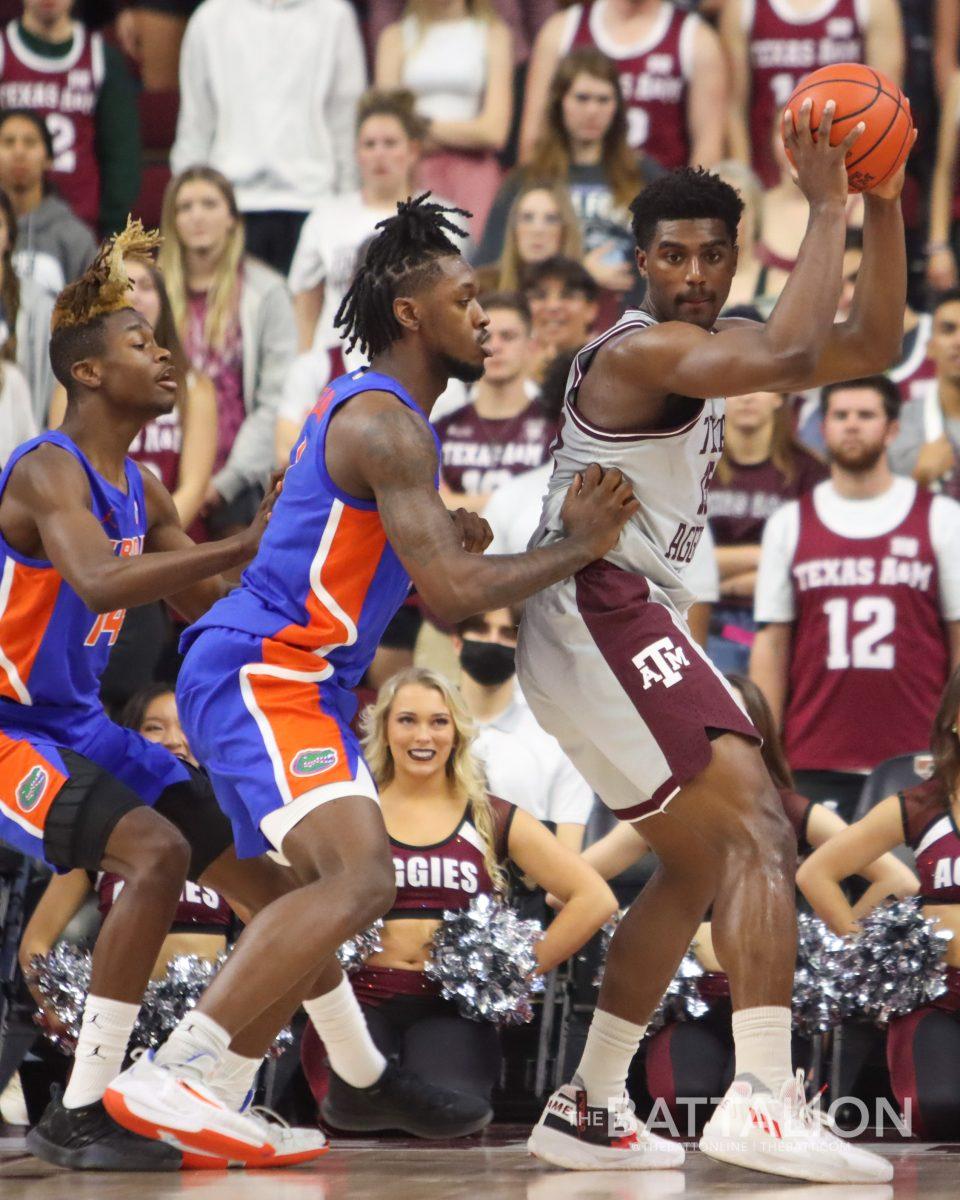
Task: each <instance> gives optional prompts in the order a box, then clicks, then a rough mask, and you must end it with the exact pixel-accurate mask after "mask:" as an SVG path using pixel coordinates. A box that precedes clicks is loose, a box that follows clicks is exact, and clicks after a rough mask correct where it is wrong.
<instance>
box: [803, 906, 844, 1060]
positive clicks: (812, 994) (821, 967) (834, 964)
mask: <svg viewBox="0 0 960 1200" xmlns="http://www.w3.org/2000/svg"><path fill="white" fill-rule="evenodd" d="M849 953H850V940H849V938H842V937H839V936H838V935H837V934H835V933H833V932H832V931H831V930H830V929H829V928H828V927H827V926H826V925H825V924H824V923H823V921H821V920H820V918H819V917H814V916H811V915H810V913H799V914H798V916H797V966H796V970H795V971H794V975H793V1027H794V1029H796V1030H797V1032H798V1033H801V1034H803V1035H804V1036H805V1037H811V1036H812V1035H813V1034H815V1033H825V1032H826V1031H827V1030H828V1029H833V1028H834V1026H836V1025H839V1024H840V1023H841V1022H842V1021H843V1020H844V1019H845V1018H846V1017H849V1016H851V1015H852V1014H853V1011H854V1005H853V997H852V995H851V991H850V980H849V978H848V974H847V972H848V957H849Z"/></svg>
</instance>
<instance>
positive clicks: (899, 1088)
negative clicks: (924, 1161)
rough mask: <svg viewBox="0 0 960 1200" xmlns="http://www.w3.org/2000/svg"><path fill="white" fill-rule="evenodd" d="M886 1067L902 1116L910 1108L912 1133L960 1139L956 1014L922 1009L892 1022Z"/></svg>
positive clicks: (959, 1014)
mask: <svg viewBox="0 0 960 1200" xmlns="http://www.w3.org/2000/svg"><path fill="white" fill-rule="evenodd" d="M951 999H952V997H951ZM887 1065H888V1067H889V1068H890V1083H891V1085H892V1087H893V1094H894V1095H895V1096H896V1098H897V1103H898V1104H899V1105H900V1111H901V1112H904V1113H905V1112H906V1108H907V1105H909V1106H910V1116H911V1119H912V1126H913V1132H914V1133H915V1134H919V1136H920V1137H923V1138H933V1139H937V1140H939V1139H941V1138H943V1139H949V1140H950V1141H956V1139H957V1138H960V1012H947V1011H945V1010H944V1009H943V1008H939V1007H937V1006H936V1005H935V1004H926V1005H924V1006H923V1008H918V1009H917V1010H916V1011H915V1012H912V1013H907V1015H906V1016H904V1017H894V1019H893V1020H892V1021H891V1022H890V1025H889V1028H888V1029H887Z"/></svg>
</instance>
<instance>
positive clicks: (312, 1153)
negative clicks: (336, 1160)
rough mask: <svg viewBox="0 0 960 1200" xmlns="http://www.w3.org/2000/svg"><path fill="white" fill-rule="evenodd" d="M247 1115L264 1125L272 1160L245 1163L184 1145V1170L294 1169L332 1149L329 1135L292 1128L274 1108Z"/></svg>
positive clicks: (249, 1111) (246, 1112) (246, 1111)
mask: <svg viewBox="0 0 960 1200" xmlns="http://www.w3.org/2000/svg"><path fill="white" fill-rule="evenodd" d="M243 1115H244V1116H245V1117H248V1118H249V1119H250V1120H253V1121H257V1122H258V1123H259V1124H260V1125H262V1126H263V1132H264V1136H265V1137H266V1138H267V1140H268V1141H269V1142H270V1144H271V1145H272V1146H273V1155H272V1157H271V1158H266V1159H263V1160H262V1161H258V1162H243V1161H242V1160H240V1159H228V1158H224V1157H223V1156H222V1155H219V1154H210V1153H208V1152H207V1151H205V1150H195V1149H191V1148H190V1147H189V1146H180V1150H181V1151H182V1152H183V1169H184V1170H185V1171H226V1170H227V1169H228V1168H232V1167H240V1168H242V1167H249V1168H257V1167H269V1168H270V1169H271V1170H272V1169H273V1168H274V1167H293V1166H296V1165H297V1163H305V1162H311V1161H312V1160H313V1159H315V1158H319V1157H320V1156H321V1154H326V1153H327V1151H328V1150H329V1149H330V1146H329V1143H328V1142H327V1139H326V1136H325V1135H324V1134H323V1133H322V1132H321V1131H320V1130H319V1129H307V1128H306V1127H303V1126H300V1127H298V1126H291V1125H289V1124H288V1123H287V1122H286V1121H285V1120H284V1119H283V1117H281V1116H279V1115H278V1114H277V1113H275V1112H274V1111H273V1110H272V1109H269V1108H262V1107H260V1106H259V1105H257V1106H254V1107H252V1108H246V1109H244V1110H243Z"/></svg>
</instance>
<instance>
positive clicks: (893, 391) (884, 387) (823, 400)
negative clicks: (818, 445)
mask: <svg viewBox="0 0 960 1200" xmlns="http://www.w3.org/2000/svg"><path fill="white" fill-rule="evenodd" d="M850 390H857V391H859V390H863V391H871V392H879V393H880V398H881V399H882V400H883V411H884V412H885V413H886V415H887V420H888V421H895V420H896V419H897V418H898V417H899V416H900V406H901V403H902V401H901V399H900V389H899V388H898V387H897V385H896V384H895V383H894V382H893V380H892V379H888V378H887V377H886V375H865V376H864V377H863V378H862V379H847V380H842V381H840V382H838V383H828V384H827V386H826V387H825V388H822V389H821V391H820V415H821V417H825V416H826V415H827V407H828V406H829V403H830V397H831V396H832V395H833V393H834V392H844V391H850Z"/></svg>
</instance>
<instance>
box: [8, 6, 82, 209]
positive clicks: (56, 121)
mask: <svg viewBox="0 0 960 1200" xmlns="http://www.w3.org/2000/svg"><path fill="white" fill-rule="evenodd" d="M103 78H104V54H103V38H102V37H101V36H100V34H99V33H91V32H90V31H89V30H88V29H87V28H86V26H84V25H83V23H82V22H80V21H74V23H73V45H72V46H71V48H70V51H69V53H68V54H66V55H64V56H63V57H60V58H45V57H44V56H43V55H40V54H35V53H34V52H33V51H32V50H31V49H30V47H29V46H27V45H26V43H25V42H24V40H23V38H22V37H21V36H20V30H19V28H18V25H17V22H16V21H11V22H10V23H9V24H8V25H7V27H6V29H4V30H3V31H2V34H0V108H2V109H7V108H30V109H33V111H34V112H37V113H40V115H41V116H42V117H43V118H44V120H45V121H46V123H47V128H48V129H49V130H50V136H51V137H52V138H53V168H52V169H51V170H50V171H49V172H48V177H49V179H50V181H51V182H52V183H54V184H56V187H57V190H58V191H59V192H60V194H61V195H62V196H63V198H64V200H66V202H67V203H68V204H69V205H70V207H71V208H72V209H73V211H74V212H75V213H76V214H77V216H78V217H79V218H80V219H81V221H86V222H87V224H88V225H90V226H92V227H93V228H96V225H97V220H98V217H99V214H100V170H99V167H98V166H97V156H96V145H95V142H96V125H95V119H94V111H95V109H96V106H97V99H98V97H99V95H100V88H101V87H102V85H103Z"/></svg>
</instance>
